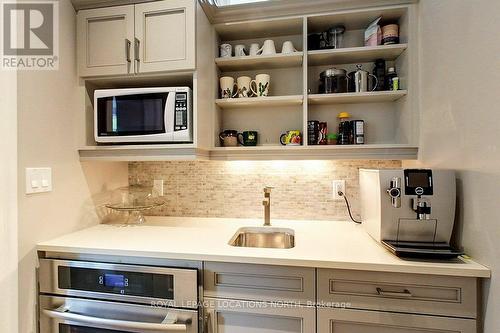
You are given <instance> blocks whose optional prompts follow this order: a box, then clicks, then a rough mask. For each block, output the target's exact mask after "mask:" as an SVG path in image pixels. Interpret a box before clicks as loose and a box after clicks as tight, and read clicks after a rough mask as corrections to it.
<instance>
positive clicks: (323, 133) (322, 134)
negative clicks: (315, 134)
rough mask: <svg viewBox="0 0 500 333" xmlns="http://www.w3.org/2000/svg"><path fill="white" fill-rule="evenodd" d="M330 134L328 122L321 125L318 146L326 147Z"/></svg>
mask: <svg viewBox="0 0 500 333" xmlns="http://www.w3.org/2000/svg"><path fill="white" fill-rule="evenodd" d="M327 134H328V126H327V123H326V122H320V123H319V139H318V144H320V145H326V144H328V142H327V141H326V135H327Z"/></svg>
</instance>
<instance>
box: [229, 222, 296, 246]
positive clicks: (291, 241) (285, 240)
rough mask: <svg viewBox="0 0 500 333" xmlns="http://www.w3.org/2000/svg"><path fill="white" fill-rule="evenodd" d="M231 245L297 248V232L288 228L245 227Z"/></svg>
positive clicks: (235, 235) (232, 239)
mask: <svg viewBox="0 0 500 333" xmlns="http://www.w3.org/2000/svg"><path fill="white" fill-rule="evenodd" d="M229 245H231V246H238V247H263V248H273V249H290V248H292V247H294V246H295V232H294V231H293V230H292V229H287V228H274V227H244V228H240V229H238V231H236V233H235V234H234V236H233V237H232V238H231V240H230V241H229Z"/></svg>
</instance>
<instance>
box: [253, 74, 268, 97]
mask: <svg viewBox="0 0 500 333" xmlns="http://www.w3.org/2000/svg"><path fill="white" fill-rule="evenodd" d="M270 82H271V76H270V75H269V74H257V75H256V76H255V80H252V81H251V82H250V90H252V92H253V93H254V94H255V96H257V97H264V96H268V95H269V84H270ZM254 86H255V89H254Z"/></svg>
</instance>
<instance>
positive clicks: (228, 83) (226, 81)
mask: <svg viewBox="0 0 500 333" xmlns="http://www.w3.org/2000/svg"><path fill="white" fill-rule="evenodd" d="M219 83H220V96H221V97H222V98H232V97H235V96H236V95H237V94H238V91H237V89H235V88H237V87H236V84H235V83H234V79H233V78H232V77H230V76H223V77H221V78H220V79H219Z"/></svg>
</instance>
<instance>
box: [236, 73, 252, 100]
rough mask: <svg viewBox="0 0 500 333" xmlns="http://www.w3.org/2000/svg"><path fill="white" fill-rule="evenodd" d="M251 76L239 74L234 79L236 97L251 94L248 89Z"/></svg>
mask: <svg viewBox="0 0 500 333" xmlns="http://www.w3.org/2000/svg"><path fill="white" fill-rule="evenodd" d="M251 81H252V78H251V77H250V76H240V77H238V78H237V79H236V82H237V86H238V97H250V95H252V93H251V91H250V82H251Z"/></svg>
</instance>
